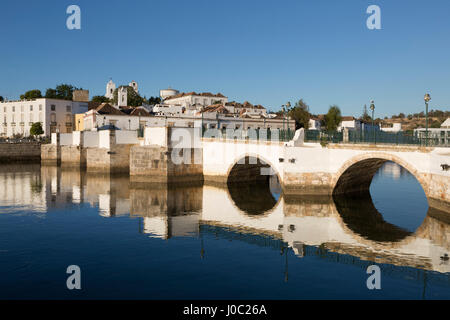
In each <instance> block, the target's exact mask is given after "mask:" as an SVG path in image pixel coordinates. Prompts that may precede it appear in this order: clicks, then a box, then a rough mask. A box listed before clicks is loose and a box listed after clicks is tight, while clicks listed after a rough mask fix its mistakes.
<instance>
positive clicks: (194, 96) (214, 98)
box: [160, 89, 228, 108]
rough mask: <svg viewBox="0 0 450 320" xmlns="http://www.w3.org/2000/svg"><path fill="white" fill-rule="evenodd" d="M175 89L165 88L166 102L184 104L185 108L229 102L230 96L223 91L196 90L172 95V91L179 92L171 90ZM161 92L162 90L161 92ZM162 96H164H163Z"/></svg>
mask: <svg viewBox="0 0 450 320" xmlns="http://www.w3.org/2000/svg"><path fill="white" fill-rule="evenodd" d="M170 90H173V89H165V90H162V91H164V92H163V94H164V96H165V97H166V98H165V99H164V104H168V105H180V106H184V107H185V108H190V107H191V106H203V107H206V106H210V105H212V104H218V103H220V104H226V103H227V102H228V98H227V97H225V96H224V95H222V94H221V93H217V94H212V93H209V92H205V93H196V92H189V93H178V94H175V95H172V94H171V93H175V92H178V91H177V90H173V91H172V92H169V91H170ZM160 94H161V92H160ZM161 98H163V97H162V96H161Z"/></svg>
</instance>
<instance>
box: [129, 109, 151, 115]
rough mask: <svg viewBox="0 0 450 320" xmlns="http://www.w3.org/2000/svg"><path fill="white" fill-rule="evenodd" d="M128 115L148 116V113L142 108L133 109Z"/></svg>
mask: <svg viewBox="0 0 450 320" xmlns="http://www.w3.org/2000/svg"><path fill="white" fill-rule="evenodd" d="M130 115H132V116H149V115H150V113H149V112H148V111H147V110H145V109H144V108H134V109H133V111H131V113H130Z"/></svg>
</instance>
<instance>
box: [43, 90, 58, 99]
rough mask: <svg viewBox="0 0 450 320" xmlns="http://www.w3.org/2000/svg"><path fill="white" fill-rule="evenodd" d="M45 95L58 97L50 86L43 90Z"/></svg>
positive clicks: (53, 97) (50, 97)
mask: <svg viewBox="0 0 450 320" xmlns="http://www.w3.org/2000/svg"><path fill="white" fill-rule="evenodd" d="M45 97H46V98H48V99H58V97H57V96H56V90H55V89H52V88H48V89H47V91H45Z"/></svg>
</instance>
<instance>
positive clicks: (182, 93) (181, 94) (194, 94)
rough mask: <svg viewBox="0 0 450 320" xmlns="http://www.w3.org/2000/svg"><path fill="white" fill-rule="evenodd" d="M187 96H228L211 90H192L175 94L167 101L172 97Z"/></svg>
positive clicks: (169, 98) (170, 98)
mask: <svg viewBox="0 0 450 320" xmlns="http://www.w3.org/2000/svg"><path fill="white" fill-rule="evenodd" d="M187 96H201V97H216V98H226V97H225V96H224V95H223V94H221V93H220V92H219V93H217V94H213V93H211V92H203V93H197V92H194V91H191V92H187V93H186V92H181V93H179V94H176V95H174V96H170V97H168V98H167V99H166V101H168V100H172V99H177V98H181V97H187Z"/></svg>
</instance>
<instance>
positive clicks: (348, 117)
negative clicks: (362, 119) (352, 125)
mask: <svg viewBox="0 0 450 320" xmlns="http://www.w3.org/2000/svg"><path fill="white" fill-rule="evenodd" d="M352 120H356V119H355V117H353V116H345V117H342V121H352Z"/></svg>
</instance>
